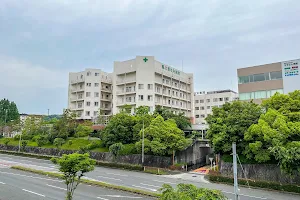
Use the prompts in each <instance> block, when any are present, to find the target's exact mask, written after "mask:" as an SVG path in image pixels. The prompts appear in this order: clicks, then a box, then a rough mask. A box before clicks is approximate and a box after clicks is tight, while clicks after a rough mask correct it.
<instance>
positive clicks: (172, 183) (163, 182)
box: [153, 180, 177, 185]
mask: <svg viewBox="0 0 300 200" xmlns="http://www.w3.org/2000/svg"><path fill="white" fill-rule="evenodd" d="M153 181H156V182H159V183H166V184H174V185H177V183H171V182H167V181H159V180H153Z"/></svg>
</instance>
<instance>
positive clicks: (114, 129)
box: [102, 112, 135, 147]
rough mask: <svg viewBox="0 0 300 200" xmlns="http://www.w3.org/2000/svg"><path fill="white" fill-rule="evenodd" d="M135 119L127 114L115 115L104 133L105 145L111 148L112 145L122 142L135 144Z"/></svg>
mask: <svg viewBox="0 0 300 200" xmlns="http://www.w3.org/2000/svg"><path fill="white" fill-rule="evenodd" d="M134 125H135V118H134V117H133V116H131V115H129V114H127V113H124V112H121V113H118V114H116V115H114V116H113V117H112V118H111V120H110V122H109V124H108V125H107V126H106V127H105V129H104V130H103V133H102V140H103V144H104V145H105V146H106V147H109V146H110V145H112V144H115V143H118V142H121V143H122V144H130V143H133V142H134V137H133V134H134V133H133V126H134Z"/></svg>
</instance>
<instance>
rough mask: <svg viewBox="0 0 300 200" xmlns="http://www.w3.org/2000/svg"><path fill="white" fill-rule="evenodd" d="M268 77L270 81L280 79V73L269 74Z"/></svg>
mask: <svg viewBox="0 0 300 200" xmlns="http://www.w3.org/2000/svg"><path fill="white" fill-rule="evenodd" d="M270 77H271V80H277V79H282V72H281V71H278V72H270Z"/></svg>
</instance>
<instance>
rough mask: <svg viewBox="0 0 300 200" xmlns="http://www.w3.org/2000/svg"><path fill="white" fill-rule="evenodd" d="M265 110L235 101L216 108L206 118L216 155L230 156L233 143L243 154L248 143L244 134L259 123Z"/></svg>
mask: <svg viewBox="0 0 300 200" xmlns="http://www.w3.org/2000/svg"><path fill="white" fill-rule="evenodd" d="M262 112H263V109H262V108H261V107H260V106H259V105H257V104H254V103H252V102H241V101H235V102H232V103H225V104H224V105H223V106H222V107H221V108H218V107H214V108H213V114H212V115H209V116H208V117H207V118H206V121H207V123H208V124H209V129H208V131H207V138H208V139H210V140H211V143H212V146H213V148H214V151H215V153H220V154H230V153H231V151H232V143H233V142H236V143H237V153H238V154H241V153H242V152H243V151H244V149H245V147H246V146H247V142H245V141H244V134H245V132H246V131H247V129H248V128H249V127H250V126H251V125H252V124H255V123H257V122H258V119H259V117H260V115H261V114H262Z"/></svg>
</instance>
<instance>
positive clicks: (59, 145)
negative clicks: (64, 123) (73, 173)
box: [53, 138, 65, 149]
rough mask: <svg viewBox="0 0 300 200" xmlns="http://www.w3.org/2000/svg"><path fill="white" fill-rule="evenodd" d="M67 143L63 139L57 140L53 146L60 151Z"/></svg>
mask: <svg viewBox="0 0 300 200" xmlns="http://www.w3.org/2000/svg"><path fill="white" fill-rule="evenodd" d="M64 143H65V140H64V139H62V138H55V139H54V141H53V144H54V145H55V146H56V147H57V148H58V149H60V147H61V146H62V145H63V144H64Z"/></svg>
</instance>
